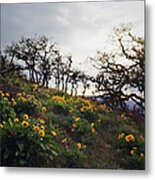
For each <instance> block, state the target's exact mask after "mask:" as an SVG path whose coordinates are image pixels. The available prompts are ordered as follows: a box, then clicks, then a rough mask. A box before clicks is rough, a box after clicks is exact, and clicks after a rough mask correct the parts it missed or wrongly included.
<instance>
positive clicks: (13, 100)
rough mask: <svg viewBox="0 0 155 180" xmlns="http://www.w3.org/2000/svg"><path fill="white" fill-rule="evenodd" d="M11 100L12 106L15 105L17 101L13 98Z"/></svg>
mask: <svg viewBox="0 0 155 180" xmlns="http://www.w3.org/2000/svg"><path fill="white" fill-rule="evenodd" d="M11 101H12V104H13V105H14V106H15V105H17V103H16V101H15V99H14V98H11Z"/></svg>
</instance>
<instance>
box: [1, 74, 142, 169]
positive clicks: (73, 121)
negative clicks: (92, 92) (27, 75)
mask: <svg viewBox="0 0 155 180" xmlns="http://www.w3.org/2000/svg"><path fill="white" fill-rule="evenodd" d="M0 82H1V83H0V89H1V91H0V107H1V116H0V121H1V122H0V138H1V139H0V140H1V146H2V148H1V165H2V166H27V167H71V168H102V169H144V168H145V158H144V154H145V152H144V117H143V116H140V115H137V114H135V112H134V113H133V114H132V112H121V111H118V110H115V109H111V108H110V107H108V106H105V105H102V104H100V103H98V102H96V101H92V100H91V99H89V98H82V97H78V96H77V97H72V96H70V95H68V94H67V93H64V92H62V91H57V90H55V89H47V88H44V87H39V86H38V85H37V84H33V83H31V82H29V81H28V80H26V79H24V78H23V77H21V76H20V75H19V74H18V73H14V72H13V73H10V74H9V75H7V76H5V77H3V76H0ZM25 114H26V115H27V116H28V118H27V119H24V117H25V116H24V115H25ZM16 118H17V119H18V120H17V121H18V122H16V121H15V119H16ZM41 120H43V121H42V123H41ZM23 121H26V122H28V126H24V125H23ZM36 127H38V128H36ZM41 132H43V134H41ZM122 133H123V134H122ZM121 134H122V135H121ZM128 135H133V136H134V138H135V139H134V140H133V139H131V140H129V141H127V140H126V137H127V136H128ZM132 150H133V151H132ZM34 152H35V153H34Z"/></svg>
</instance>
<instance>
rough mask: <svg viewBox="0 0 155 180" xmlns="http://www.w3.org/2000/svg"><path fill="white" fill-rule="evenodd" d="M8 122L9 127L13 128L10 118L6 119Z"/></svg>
mask: <svg viewBox="0 0 155 180" xmlns="http://www.w3.org/2000/svg"><path fill="white" fill-rule="evenodd" d="M8 122H9V125H10V126H11V127H12V126H13V122H12V120H11V118H8Z"/></svg>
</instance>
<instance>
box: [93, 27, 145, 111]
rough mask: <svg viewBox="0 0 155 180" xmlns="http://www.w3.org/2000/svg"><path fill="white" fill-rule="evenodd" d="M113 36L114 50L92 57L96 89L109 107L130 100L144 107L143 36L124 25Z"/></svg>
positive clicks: (122, 105)
mask: <svg viewBox="0 0 155 180" xmlns="http://www.w3.org/2000/svg"><path fill="white" fill-rule="evenodd" d="M114 38H115V42H116V45H117V50H113V51H110V52H98V53H97V55H96V57H95V58H92V59H91V60H92V61H93V66H94V67H95V68H97V69H98V70H99V73H98V74H97V76H96V78H95V86H96V92H97V93H98V94H101V97H102V98H103V100H104V101H105V102H106V103H108V104H110V105H111V106H117V107H118V106H121V107H124V106H125V101H128V100H132V101H133V102H134V103H135V104H136V105H137V106H139V107H140V108H141V109H142V110H144V88H145V57H144V39H143V38H140V37H136V36H134V35H132V33H131V30H130V28H128V27H125V26H121V27H119V28H116V29H115V33H114Z"/></svg>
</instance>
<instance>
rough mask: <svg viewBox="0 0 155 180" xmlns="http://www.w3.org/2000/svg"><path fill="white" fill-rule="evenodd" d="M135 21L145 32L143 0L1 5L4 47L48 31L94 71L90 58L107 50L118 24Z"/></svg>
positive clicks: (63, 48)
mask: <svg viewBox="0 0 155 180" xmlns="http://www.w3.org/2000/svg"><path fill="white" fill-rule="evenodd" d="M120 23H133V29H134V31H135V33H136V34H138V35H140V36H143V34H144V2H143V1H110V2H104V1H103V2H74V3H71V2H70V3H33V4H31V3H29V4H2V5H1V47H2V48H4V47H5V46H6V45H7V44H10V43H11V42H13V41H17V40H19V39H20V38H21V36H23V35H24V36H26V37H33V36H34V35H35V34H37V35H46V36H47V37H49V38H51V39H52V40H53V41H54V42H57V44H58V45H59V47H60V48H61V51H62V52H64V53H65V54H72V56H73V61H74V64H75V66H77V67H80V68H81V69H82V70H84V71H91V68H90V65H89V64H88V63H87V61H86V59H87V57H88V56H95V54H96V52H97V50H101V51H102V50H104V49H105V48H106V47H107V45H108V39H109V36H110V34H111V33H112V30H113V28H114V27H117V26H118V25H119V24H120Z"/></svg>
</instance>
